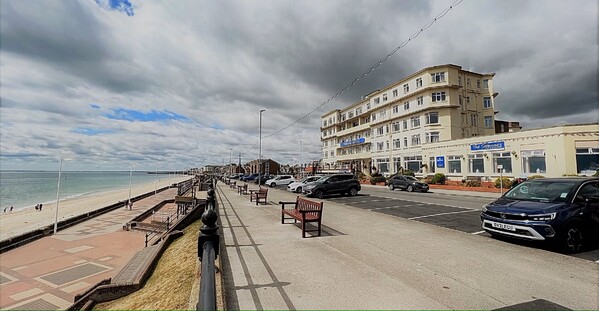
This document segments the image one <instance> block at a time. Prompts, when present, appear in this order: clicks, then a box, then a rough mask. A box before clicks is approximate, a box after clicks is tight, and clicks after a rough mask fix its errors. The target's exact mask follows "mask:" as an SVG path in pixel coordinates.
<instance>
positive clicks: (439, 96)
mask: <svg viewBox="0 0 599 311" xmlns="http://www.w3.org/2000/svg"><path fill="white" fill-rule="evenodd" d="M431 97H432V98H433V102H443V101H445V92H437V93H433V95H432V96H431Z"/></svg>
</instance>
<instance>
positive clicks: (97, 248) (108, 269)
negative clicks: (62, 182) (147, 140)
mask: <svg viewBox="0 0 599 311" xmlns="http://www.w3.org/2000/svg"><path fill="white" fill-rule="evenodd" d="M176 194H177V189H174V188H173V189H168V190H166V191H163V192H160V193H158V194H156V195H153V196H150V197H148V198H145V199H143V200H140V201H137V202H135V204H134V206H133V210H128V209H125V208H121V209H118V210H115V211H112V212H110V213H107V214H104V215H101V216H98V217H96V218H94V219H91V220H88V221H86V222H83V223H81V224H78V225H75V226H73V227H70V228H67V229H65V230H63V231H59V232H58V233H57V234H56V235H52V236H47V237H44V238H42V239H39V240H37V241H34V242H32V243H29V244H26V245H24V246H21V247H18V248H16V249H14V250H11V251H8V252H6V253H3V254H0V309H2V310H11V309H19V310H41V309H43V310H56V309H65V308H67V307H69V306H70V305H71V304H72V303H73V299H74V298H75V295H76V294H79V293H82V292H84V291H85V290H87V289H89V288H90V287H92V286H93V285H95V284H96V283H98V282H99V281H101V280H104V279H107V278H112V277H114V276H115V275H116V274H117V273H118V272H119V271H120V270H121V268H122V267H124V266H125V265H126V264H127V263H128V262H129V261H130V260H131V259H132V258H133V256H134V255H135V254H136V253H137V252H138V251H140V250H142V249H143V248H144V241H145V235H144V233H143V232H139V231H124V230H123V225H124V224H125V223H127V222H128V221H130V220H131V219H133V218H134V217H135V216H137V215H139V214H140V213H142V212H144V211H146V210H148V209H149V208H151V207H153V206H155V205H156V204H158V203H160V202H162V201H163V200H167V199H173V198H174V197H175V195H176Z"/></svg>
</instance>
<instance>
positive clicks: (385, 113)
mask: <svg viewBox="0 0 599 311" xmlns="http://www.w3.org/2000/svg"><path fill="white" fill-rule="evenodd" d="M386 116H387V110H383V111H381V112H379V119H381V120H383V119H384V118H385V117H386Z"/></svg>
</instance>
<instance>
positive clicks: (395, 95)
mask: <svg viewBox="0 0 599 311" xmlns="http://www.w3.org/2000/svg"><path fill="white" fill-rule="evenodd" d="M398 95H399V94H398V92H397V89H395V90H393V97H397V96H398Z"/></svg>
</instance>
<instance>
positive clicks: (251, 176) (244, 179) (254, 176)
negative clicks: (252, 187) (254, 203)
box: [241, 173, 259, 182]
mask: <svg viewBox="0 0 599 311" xmlns="http://www.w3.org/2000/svg"><path fill="white" fill-rule="evenodd" d="M258 175H259V174H258V173H254V174H250V175H248V176H245V177H243V178H242V179H241V180H242V181H245V182H250V181H254V179H256V177H258Z"/></svg>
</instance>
